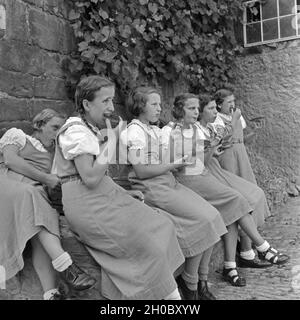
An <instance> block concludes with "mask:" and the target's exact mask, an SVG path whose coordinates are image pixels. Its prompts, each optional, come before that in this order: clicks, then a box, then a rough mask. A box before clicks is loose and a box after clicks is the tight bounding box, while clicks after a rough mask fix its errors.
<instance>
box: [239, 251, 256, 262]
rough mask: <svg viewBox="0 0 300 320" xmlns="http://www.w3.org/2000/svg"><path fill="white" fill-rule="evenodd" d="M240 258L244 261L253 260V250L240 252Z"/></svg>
mask: <svg viewBox="0 0 300 320" xmlns="http://www.w3.org/2000/svg"><path fill="white" fill-rule="evenodd" d="M240 256H241V257H242V258H243V259H245V260H253V259H254V258H255V252H254V250H253V249H250V250H248V251H241V253H240Z"/></svg>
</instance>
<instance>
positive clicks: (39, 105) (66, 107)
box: [28, 99, 74, 119]
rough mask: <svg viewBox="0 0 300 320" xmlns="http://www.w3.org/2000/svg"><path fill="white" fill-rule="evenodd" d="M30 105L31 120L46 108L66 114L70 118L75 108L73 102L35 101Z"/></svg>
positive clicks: (30, 102)
mask: <svg viewBox="0 0 300 320" xmlns="http://www.w3.org/2000/svg"><path fill="white" fill-rule="evenodd" d="M28 103H29V105H30V108H29V109H30V115H31V118H30V119H32V118H33V116H35V115H36V114H37V113H39V112H40V111H42V110H43V109H45V108H51V109H54V110H56V111H58V112H62V113H65V114H66V115H67V116H70V115H71V114H72V113H73V112H74V106H73V103H72V102H71V101H58V100H46V99H34V100H31V101H29V102H28Z"/></svg>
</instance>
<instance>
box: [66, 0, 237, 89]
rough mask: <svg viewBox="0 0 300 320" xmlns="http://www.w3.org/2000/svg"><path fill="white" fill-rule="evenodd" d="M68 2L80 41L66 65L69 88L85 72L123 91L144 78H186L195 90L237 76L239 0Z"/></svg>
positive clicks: (91, 0) (70, 15)
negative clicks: (102, 77) (234, 67)
mask: <svg viewBox="0 0 300 320" xmlns="http://www.w3.org/2000/svg"><path fill="white" fill-rule="evenodd" d="M69 1H70V3H71V10H70V13H69V19H70V21H71V25H72V27H73V29H74V33H75V37H76V39H77V41H78V47H77V48H78V49H77V51H76V52H74V53H73V54H72V55H71V57H70V58H69V59H68V61H67V62H66V65H65V66H66V71H67V80H68V83H69V85H70V86H71V87H72V86H73V85H74V84H75V83H76V82H77V81H78V80H79V78H80V77H81V76H82V75H83V74H104V75H107V76H109V77H110V78H112V79H113V80H115V81H116V82H117V84H118V85H119V87H120V88H121V89H122V90H123V91H126V90H128V89H129V88H131V87H132V86H134V85H136V83H137V82H138V81H141V78H142V79H146V80H147V81H148V82H152V83H155V82H157V81H158V79H166V80H171V81H176V79H178V78H179V77H183V78H184V79H185V81H186V82H187V83H188V84H189V86H190V89H191V90H192V91H212V90H215V89H216V88H218V87H220V86H222V85H224V84H225V83H228V82H230V80H231V79H232V78H233V74H232V65H233V63H234V60H235V54H236V53H237V52H239V51H240V50H241V47H240V46H239V45H238V44H237V43H236V40H235V36H234V28H233V26H234V24H235V23H236V22H237V20H238V19H239V17H240V16H241V9H242V4H241V1H240V0H172V1H171V0H130V1H128V0H113V1H111V0H90V1H85V0H73V1H71V0H69Z"/></svg>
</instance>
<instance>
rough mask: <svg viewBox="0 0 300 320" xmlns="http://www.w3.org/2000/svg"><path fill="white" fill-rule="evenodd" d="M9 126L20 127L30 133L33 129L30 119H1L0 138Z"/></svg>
mask: <svg viewBox="0 0 300 320" xmlns="http://www.w3.org/2000/svg"><path fill="white" fill-rule="evenodd" d="M10 128H19V129H22V130H23V131H24V132H26V133H27V134H31V133H32V131H33V129H32V125H31V122H30V121H9V122H7V121H1V122H0V138H1V137H2V135H3V134H4V132H5V131H7V130H8V129H10Z"/></svg>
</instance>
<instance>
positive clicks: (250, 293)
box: [210, 197, 300, 300]
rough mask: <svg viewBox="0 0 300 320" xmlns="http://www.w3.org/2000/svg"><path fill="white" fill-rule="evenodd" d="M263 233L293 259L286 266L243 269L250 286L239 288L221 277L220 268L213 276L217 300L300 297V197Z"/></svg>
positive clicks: (278, 215) (241, 269) (212, 281)
mask: <svg viewBox="0 0 300 320" xmlns="http://www.w3.org/2000/svg"><path fill="white" fill-rule="evenodd" d="M262 234H263V236H264V237H265V239H266V240H267V241H269V242H270V243H271V244H272V245H273V246H274V247H275V248H277V249H278V250H281V251H282V252H285V253H287V254H288V255H289V256H290V257H291V259H290V261H289V262H288V263H287V264H286V265H284V266H272V267H269V268H267V269H250V268H240V269H239V270H240V273H241V275H243V276H245V277H246V280H247V286H246V287H242V288H238V287H233V286H231V285H230V284H229V283H227V282H225V281H224V280H222V274H221V270H218V271H216V272H215V273H213V274H212V277H211V278H210V288H211V291H212V292H213V293H214V294H215V295H216V297H217V299H218V300H300V198H299V197H298V198H292V199H290V200H289V201H288V203H287V204H286V205H285V206H284V207H283V208H280V209H279V210H277V212H275V213H274V216H272V217H269V218H268V219H267V221H266V223H265V225H264V227H263V230H262Z"/></svg>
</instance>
